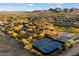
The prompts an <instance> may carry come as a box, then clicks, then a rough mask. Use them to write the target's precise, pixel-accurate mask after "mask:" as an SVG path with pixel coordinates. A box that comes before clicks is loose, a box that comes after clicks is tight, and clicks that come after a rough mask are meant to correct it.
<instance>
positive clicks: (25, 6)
mask: <svg viewBox="0 0 79 59" xmlns="http://www.w3.org/2000/svg"><path fill="white" fill-rule="evenodd" d="M57 7H60V8H72V7H75V8H79V3H0V11H13V10H14V11H33V10H45V9H49V8H57Z"/></svg>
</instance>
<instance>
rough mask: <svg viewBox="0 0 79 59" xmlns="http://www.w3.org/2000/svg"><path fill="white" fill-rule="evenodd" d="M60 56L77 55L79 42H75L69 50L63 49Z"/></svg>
mask: <svg viewBox="0 0 79 59" xmlns="http://www.w3.org/2000/svg"><path fill="white" fill-rule="evenodd" d="M61 55H62V56H76V55H77V56H79V44H75V45H74V46H73V47H72V48H71V49H70V50H68V51H65V52H64V53H63V54H61Z"/></svg>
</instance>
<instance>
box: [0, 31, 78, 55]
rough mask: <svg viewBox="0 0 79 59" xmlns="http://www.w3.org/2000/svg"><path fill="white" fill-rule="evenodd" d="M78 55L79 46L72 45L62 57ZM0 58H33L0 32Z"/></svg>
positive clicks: (19, 45)
mask: <svg viewBox="0 0 79 59" xmlns="http://www.w3.org/2000/svg"><path fill="white" fill-rule="evenodd" d="M78 54H79V44H76V45H74V46H73V47H72V48H71V49H70V50H68V51H65V52H64V53H63V54H61V55H62V56H71V55H78ZM0 56H33V54H31V53H30V52H29V51H27V50H25V49H24V48H22V45H21V44H19V43H18V42H17V41H15V40H14V39H11V38H10V37H9V36H7V35H6V34H4V33H3V32H1V31H0Z"/></svg>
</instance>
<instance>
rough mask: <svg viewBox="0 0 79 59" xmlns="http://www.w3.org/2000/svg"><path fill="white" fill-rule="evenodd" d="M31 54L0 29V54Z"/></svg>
mask: <svg viewBox="0 0 79 59" xmlns="http://www.w3.org/2000/svg"><path fill="white" fill-rule="evenodd" d="M29 55H30V56H31V55H32V54H31V53H30V52H29V51H27V50H25V49H24V48H22V45H20V44H19V43H18V42H17V41H15V40H13V39H11V38H9V36H7V35H6V34H4V33H2V32H1V31H0V56H29Z"/></svg>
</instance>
